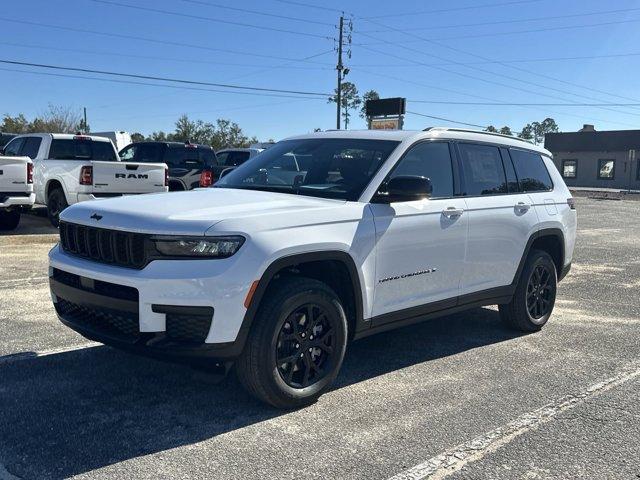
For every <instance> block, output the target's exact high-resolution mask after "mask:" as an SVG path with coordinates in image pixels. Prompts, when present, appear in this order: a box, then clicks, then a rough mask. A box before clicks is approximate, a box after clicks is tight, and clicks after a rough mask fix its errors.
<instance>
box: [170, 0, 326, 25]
mask: <svg viewBox="0 0 640 480" xmlns="http://www.w3.org/2000/svg"><path fill="white" fill-rule="evenodd" d="M179 1H181V2H184V3H191V4H193V5H203V6H207V7H214V8H221V9H225V10H232V11H234V12H243V13H252V14H254V15H262V16H264V17H271V18H281V19H284V20H292V21H294V22H304V23H313V24H316V25H324V26H326V27H333V23H327V22H319V21H317V20H310V19H308V18H300V17H289V16H287V15H277V14H275V13H267V12H261V11H258V10H249V9H248V8H239V7H230V6H228V5H220V4H219V3H212V2H204V1H202V0H179Z"/></svg>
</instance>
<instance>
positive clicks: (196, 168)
mask: <svg viewBox="0 0 640 480" xmlns="http://www.w3.org/2000/svg"><path fill="white" fill-rule="evenodd" d="M120 158H121V159H122V161H123V162H131V161H133V162H141V163H147V162H150V163H158V162H161V163H166V164H167V166H168V167H169V191H171V192H176V191H182V190H191V189H193V188H198V187H200V186H204V187H208V186H209V185H211V183H212V178H209V181H208V184H207V181H206V180H203V179H202V176H203V172H205V171H207V172H208V171H211V170H212V169H214V168H215V167H216V165H217V160H216V154H215V152H214V151H213V149H212V148H211V147H210V146H209V145H200V144H195V143H189V142H187V143H180V142H137V143H132V144H131V145H129V146H128V147H126V148H124V149H122V150H121V151H120ZM206 176H207V174H205V177H206Z"/></svg>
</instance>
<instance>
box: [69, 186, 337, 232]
mask: <svg viewBox="0 0 640 480" xmlns="http://www.w3.org/2000/svg"><path fill="white" fill-rule="evenodd" d="M344 203H345V202H343V201H339V200H331V199H323V198H314V197H305V196H301V195H292V194H282V193H273V192H261V191H254V190H238V189H223V188H207V189H198V190H191V191H188V192H170V193H155V194H146V195H137V196H127V197H118V198H111V199H105V200H95V201H90V202H82V203H76V204H75V205H72V206H71V207H69V208H67V209H66V210H65V211H64V212H62V214H61V215H60V219H61V220H62V221H66V222H73V223H79V224H82V225H88V226H92V227H100V228H112V229H116V230H125V231H129V232H138V233H156V234H163V235H204V234H205V232H206V231H207V230H208V229H209V228H211V227H212V226H213V225H215V224H216V223H219V222H221V221H223V220H229V219H234V220H236V219H241V218H246V217H252V216H256V215H262V214H281V215H284V216H287V217H288V218H296V217H291V215H292V214H293V215H298V214H300V213H301V212H305V211H309V210H314V209H326V208H332V207H336V206H337V205H343V204H344ZM278 216H280V215H278ZM92 217H93V218H92ZM98 217H100V218H99V219H98ZM298 218H299V217H298Z"/></svg>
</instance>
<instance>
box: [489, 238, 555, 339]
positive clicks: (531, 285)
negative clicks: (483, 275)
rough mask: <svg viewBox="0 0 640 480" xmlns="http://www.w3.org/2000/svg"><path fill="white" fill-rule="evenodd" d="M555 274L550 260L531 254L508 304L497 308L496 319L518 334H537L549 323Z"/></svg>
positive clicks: (536, 253) (549, 258) (544, 255)
mask: <svg viewBox="0 0 640 480" xmlns="http://www.w3.org/2000/svg"><path fill="white" fill-rule="evenodd" d="M557 287H558V274H557V271H556V265H555V263H554V262H553V259H552V258H551V256H550V255H549V254H548V253H547V252H544V251H542V250H532V251H531V253H530V254H529V257H528V258H527V261H526V264H525V266H524V269H523V270H522V274H521V275H520V279H519V280H518V285H517V287H516V292H515V294H514V295H513V298H512V300H511V302H509V303H507V304H505V305H500V306H499V308H500V318H501V319H502V321H503V322H504V323H506V324H507V325H508V326H510V327H512V328H514V329H516V330H520V331H522V332H537V331H538V330H540V329H541V328H542V327H543V326H544V325H545V324H546V323H547V321H548V320H549V317H550V316H551V313H552V312H553V307H554V305H555V302H556V290H557Z"/></svg>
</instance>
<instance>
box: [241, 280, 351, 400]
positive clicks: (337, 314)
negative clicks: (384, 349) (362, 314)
mask: <svg viewBox="0 0 640 480" xmlns="http://www.w3.org/2000/svg"><path fill="white" fill-rule="evenodd" d="M309 318H311V322H309V320H308V319H309ZM313 325H315V327H313ZM314 335H315V336H316V338H313V336H314ZM323 344H324V346H322V345H323ZM346 346H347V318H346V315H345V313H344V309H343V307H342V305H341V303H340V300H339V298H338V296H337V295H336V294H335V292H334V291H333V290H331V289H330V288H329V287H328V286H327V285H326V284H324V283H322V282H319V281H317V280H313V279H309V278H306V277H289V278H283V279H281V280H277V281H276V283H274V284H273V285H272V286H271V287H269V290H268V291H267V293H266V294H265V297H264V298H263V300H262V303H261V305H260V307H259V309H258V313H257V314H256V317H255V319H254V321H253V325H252V328H251V331H250V333H249V337H248V338H247V343H246V345H245V347H244V350H243V352H242V354H241V355H240V357H239V358H238V360H237V362H236V365H235V368H236V374H237V377H238V379H239V380H240V383H241V384H242V385H243V386H244V387H245V388H246V389H247V391H248V392H249V393H250V394H251V395H253V396H254V397H256V398H258V399H259V400H262V401H263V402H266V403H268V404H270V405H273V406H274V407H277V408H282V409H291V408H299V407H303V406H306V405H310V404H312V403H314V402H315V401H316V400H317V399H318V397H320V395H322V393H324V392H325V391H326V390H327V389H328V388H329V386H330V385H331V384H332V383H333V381H334V380H335V378H336V376H337V375H338V372H339V370H340V367H341V366H342V361H343V359H344V353H345V350H346ZM312 365H313V366H315V368H313V367H312ZM318 367H319V368H318Z"/></svg>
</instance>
